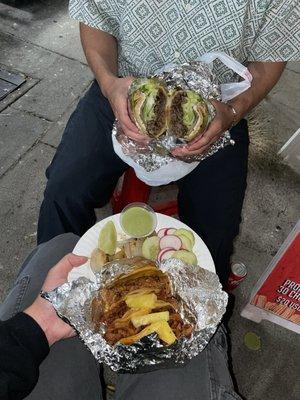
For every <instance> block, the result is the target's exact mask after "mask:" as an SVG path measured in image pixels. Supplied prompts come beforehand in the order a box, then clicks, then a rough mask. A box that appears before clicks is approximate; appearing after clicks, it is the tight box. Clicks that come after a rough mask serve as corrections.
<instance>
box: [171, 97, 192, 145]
mask: <svg viewBox="0 0 300 400" xmlns="http://www.w3.org/2000/svg"><path fill="white" fill-rule="evenodd" d="M185 98H186V94H185V93H184V92H181V91H180V92H177V93H176V94H175V95H174V97H173V99H172V105H171V110H170V123H171V124H170V125H171V130H172V132H173V133H174V135H175V136H177V137H179V138H180V137H183V136H185V135H186V133H187V130H188V129H187V127H186V126H185V125H184V123H183V110H182V103H183V102H184V100H185Z"/></svg>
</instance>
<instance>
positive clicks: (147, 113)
mask: <svg viewBox="0 0 300 400" xmlns="http://www.w3.org/2000/svg"><path fill="white" fill-rule="evenodd" d="M156 95H157V89H155V90H154V91H153V92H151V93H150V94H149V95H148V96H147V98H146V100H145V104H144V106H143V110H142V117H143V120H144V121H145V122H148V121H151V120H152V119H153V118H154V116H155V115H154V106H155V99H156Z"/></svg>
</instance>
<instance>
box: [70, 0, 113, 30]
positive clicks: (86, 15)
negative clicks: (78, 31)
mask: <svg viewBox="0 0 300 400" xmlns="http://www.w3.org/2000/svg"><path fill="white" fill-rule="evenodd" d="M69 14H70V17H71V18H73V19H76V20H77V21H79V22H82V23H83V24H85V25H88V26H90V27H91V28H96V29H100V30H101V31H104V32H107V33H109V34H111V35H113V36H115V37H116V38H118V34H119V15H118V13H117V9H116V8H114V7H112V5H110V2H109V1H105V0H70V2H69Z"/></svg>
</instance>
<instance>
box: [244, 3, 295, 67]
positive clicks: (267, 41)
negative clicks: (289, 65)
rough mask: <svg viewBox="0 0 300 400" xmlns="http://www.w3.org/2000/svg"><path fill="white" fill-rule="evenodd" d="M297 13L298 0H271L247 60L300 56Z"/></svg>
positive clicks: (290, 59)
mask: <svg viewBox="0 0 300 400" xmlns="http://www.w3.org/2000/svg"><path fill="white" fill-rule="evenodd" d="M299 15H300V2H299V0H271V1H270V2H269V5H268V7H267V8H266V10H265V13H264V18H262V20H261V23H260V26H259V30H258V31H257V32H256V35H255V39H254V41H253V43H252V46H251V48H250V51H249V55H248V57H247V58H248V61H292V60H293V61H296V60H300V29H299Z"/></svg>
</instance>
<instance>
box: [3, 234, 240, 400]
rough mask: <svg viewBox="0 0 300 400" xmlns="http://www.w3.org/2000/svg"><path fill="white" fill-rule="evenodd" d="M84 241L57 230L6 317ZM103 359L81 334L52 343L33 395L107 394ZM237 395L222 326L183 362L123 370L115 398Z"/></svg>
mask: <svg viewBox="0 0 300 400" xmlns="http://www.w3.org/2000/svg"><path fill="white" fill-rule="evenodd" d="M77 241H78V237H77V236H75V235H73V234H64V235H60V236H57V237H56V238H54V239H52V240H50V241H49V242H47V243H44V244H42V245H40V246H38V247H37V248H36V249H35V250H34V251H33V252H32V253H31V254H30V256H29V257H28V258H27V259H26V260H25V262H24V264H23V266H22V268H21V270H20V273H19V275H18V277H17V280H16V283H15V285H14V287H13V288H12V290H11V291H10V293H9V294H8V296H7V298H6V300H5V302H4V303H3V304H2V306H1V307H0V319H1V320H5V319H8V318H10V317H12V316H13V315H15V314H16V313H18V312H19V311H22V310H24V309H25V308H26V307H28V306H29V305H30V304H31V303H32V301H33V300H34V299H35V297H36V296H37V295H38V293H39V291H40V289H41V287H42V284H43V282H44V279H45V277H46V275H47V272H48V271H49V269H50V268H51V267H52V266H53V265H54V264H56V263H57V262H58V261H59V260H60V259H61V258H62V257H63V256H64V255H65V254H67V253H69V252H71V251H72V250H73V248H74V246H75V244H76V242H77ZM101 392H102V388H101V381H100V368H99V364H97V362H96V361H95V360H94V358H93V356H92V355H91V354H90V352H89V351H88V350H87V349H86V347H85V346H84V345H83V344H82V342H81V341H80V340H79V339H78V338H77V337H75V338H72V339H67V340H63V341H61V342H58V343H56V344H55V345H53V346H52V348H51V350H50V354H49V356H48V357H47V358H46V359H45V360H44V362H43V363H42V364H41V366H40V377H39V381H38V384H37V386H36V387H35V389H34V390H33V392H32V393H31V394H30V395H29V396H28V397H27V399H28V400H58V399H59V400H69V399H70V400H71V399H72V400H96V399H97V400H101V399H102V394H101ZM148 399H149V400H150V399H151V400H160V399H161V400H162V399H163V400H171V399H172V400H221V399H222V400H223V399H224V400H234V399H240V400H241V398H240V397H239V396H238V395H237V394H236V393H235V392H234V389H233V384H232V380H231V377H230V373H229V370H228V364H227V344H226V335H225V332H224V330H223V328H219V329H218V331H217V333H216V334H215V336H214V337H213V339H212V340H211V341H210V343H209V344H208V346H207V347H206V349H205V350H204V351H202V353H201V354H200V355H199V356H198V357H195V358H194V359H192V360H191V361H190V362H189V364H187V365H186V366H184V367H182V368H174V369H162V370H158V371H154V372H149V373H146V374H133V375H132V374H119V375H118V377H117V385H116V393H115V400H148Z"/></svg>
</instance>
